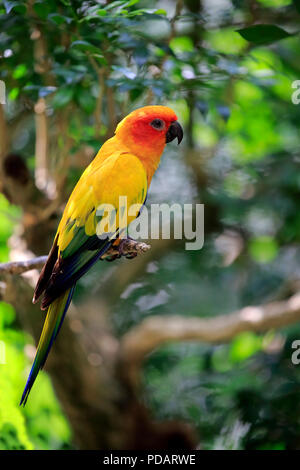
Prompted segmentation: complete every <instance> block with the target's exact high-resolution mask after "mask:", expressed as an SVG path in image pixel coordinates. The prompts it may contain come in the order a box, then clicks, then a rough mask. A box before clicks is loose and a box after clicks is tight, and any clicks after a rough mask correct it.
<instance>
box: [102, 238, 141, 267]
mask: <svg viewBox="0 0 300 470" xmlns="http://www.w3.org/2000/svg"><path fill="white" fill-rule="evenodd" d="M132 242H134V243H137V242H136V241H135V240H133V238H131V237H126V238H118V239H117V240H116V241H115V242H114V243H113V244H112V247H111V248H112V250H113V251H114V252H115V253H112V254H111V255H108V256H106V257H105V260H106V261H109V262H110V261H115V260H116V259H119V258H122V256H125V258H127V259H133V258H135V257H136V256H137V251H129V250H128V248H129V245H130V243H132Z"/></svg>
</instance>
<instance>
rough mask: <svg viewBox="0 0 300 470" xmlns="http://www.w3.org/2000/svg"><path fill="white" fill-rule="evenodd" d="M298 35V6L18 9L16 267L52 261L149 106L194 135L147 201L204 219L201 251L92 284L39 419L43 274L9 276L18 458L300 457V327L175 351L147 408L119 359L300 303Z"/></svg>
mask: <svg viewBox="0 0 300 470" xmlns="http://www.w3.org/2000/svg"><path fill="white" fill-rule="evenodd" d="M299 29H300V2H299V1H298V0H294V1H291V0H272V1H271V0H245V1H242V0H205V1H204V0H182V1H180V0H177V1H168V0H160V1H148V0H140V1H138V0H131V1H104V0H103V1H101V0H99V1H95V0H88V1H84V2H79V1H75V0H61V1H59V0H47V1H46V0H37V1H34V0H30V1H28V2H25V1H24V2H22V1H4V2H0V79H1V80H3V81H4V82H5V84H6V96H7V103H6V104H5V105H0V157H1V170H0V190H1V194H0V261H1V262H7V261H9V260H21V259H27V258H32V257H34V256H37V255H45V254H47V252H48V250H49V248H50V246H51V241H52V237H53V235H54V233H55V230H56V227H57V224H58V221H59V217H60V216H61V213H62V210H63V207H64V204H65V202H66V200H67V198H68V196H69V194H70V192H71V190H72V188H73V186H74V185H75V183H76V181H77V180H78V177H79V175H80V174H81V172H82V171H83V169H84V168H85V167H86V165H87V164H88V163H89V162H90V161H91V160H92V158H93V157H94V155H95V153H96V152H97V150H98V149H99V147H100V146H101V144H102V143H103V142H104V141H105V140H106V139H107V138H108V137H110V136H111V135H112V134H113V131H114V128H115V125H116V123H117V122H118V121H119V120H120V119H121V118H122V117H124V116H125V115H126V114H128V113H129V112H130V111H131V110H133V109H135V108H137V107H139V106H143V105H146V104H163V105H168V106H171V107H172V108H173V109H174V110H175V111H176V113H177V114H178V117H179V121H180V122H181V124H182V125H183V127H184V131H185V137H184V141H183V142H182V145H181V146H180V147H176V145H175V144H171V145H169V146H168V148H167V149H166V151H165V154H164V156H163V159H162V163H161V166H160V168H159V171H158V173H157V175H156V176H155V178H154V180H153V183H152V186H151V191H150V193H149V197H148V203H149V204H150V203H152V202H158V203H160V202H179V203H186V202H188V203H197V202H198V203H199V202H200V203H203V204H205V243H204V247H203V248H202V249H201V250H200V251H186V250H185V249H184V241H179V240H172V239H171V240H163V241H162V240H154V241H150V243H151V245H152V248H151V250H150V251H149V252H147V254H145V255H140V256H138V257H137V258H136V259H134V260H125V259H124V260H118V261H115V262H114V263H106V262H105V261H103V262H99V263H98V264H97V265H96V266H94V267H93V269H92V270H91V271H90V272H89V273H88V274H87V275H86V276H85V277H84V278H83V279H82V280H81V281H80V282H79V283H78V286H77V290H76V293H75V296H74V302H73V304H74V305H73V307H72V309H71V310H70V315H68V317H69V318H68V319H67V320H66V322H65V324H64V326H63V328H62V330H61V333H60V337H59V339H58V340H57V342H56V344H55V346H54V348H53V351H52V352H51V354H50V357H49V361H48V362H49V364H47V367H46V368H45V371H43V372H42V373H41V374H40V377H39V378H38V380H37V383H36V385H35V387H34V389H33V391H32V394H31V396H30V399H29V401H28V404H27V406H26V407H25V408H20V407H19V406H18V403H19V399H20V396H21V393H22V390H23V387H24V384H25V380H26V376H27V374H28V372H29V368H30V365H31V362H32V358H33V356H34V345H35V344H36V341H37V339H38V336H39V333H40V329H41V324H42V320H43V315H44V314H43V313H42V312H40V311H39V309H38V307H37V308H35V307H34V306H32V305H31V303H30V298H31V296H32V291H33V283H34V280H36V275H37V272H30V273H28V274H27V275H26V276H25V277H24V276H13V275H10V274H5V273H4V274H3V273H2V274H1V284H0V288H1V289H0V290H1V302H0V340H1V342H2V343H1V344H2V345H4V349H5V357H4V359H5V361H3V362H4V363H3V364H0V449H21V448H25V449H73V448H89V447H90V448H99V449H103V448H104V449H108V448H143V447H146V448H147V446H148V448H149V447H150V448H155V447H160V446H161V448H172V446H173V448H174V446H175V447H176V445H177V447H184V444H183V442H185V443H186V446H187V447H188V446H189V445H191V446H192V444H188V443H189V442H190V441H193V442H196V445H197V446H198V447H200V448H202V449H299V448H300V436H299V426H300V401H299V393H300V365H299V366H297V365H294V364H293V363H292V361H291V355H292V352H293V349H292V342H293V341H294V340H295V339H300V327H299V323H298V322H297V321H296V318H295V322H294V323H293V324H289V325H286V326H284V324H283V327H282V328H280V330H277V329H275V328H270V329H267V331H264V332H262V333H255V332H253V331H247V330H245V331H242V332H241V333H239V334H237V335H234V336H233V337H232V338H231V340H230V341H228V342H227V343H224V344H222V343H220V344H211V343H209V342H207V343H205V342H200V341H194V342H186V341H180V338H179V340H178V341H174V342H171V343H166V344H162V345H161V346H160V347H157V348H156V349H155V350H154V351H153V352H152V353H151V354H150V355H149V356H147V358H146V359H145V361H144V363H143V365H142V367H141V383H140V385H139V387H138V396H137V398H136V397H135V398H133V397H132V396H133V395H135V394H132V393H131V392H128V391H127V392H126V393H125V392H124V390H123V388H122V386H120V381H121V379H120V376H119V375H118V373H116V371H115V370H113V368H114V362H113V360H112V359H111V358H112V357H114V354H115V352H116V350H118V348H119V345H120V344H121V343H120V342H121V339H122V337H123V336H124V335H126V334H127V333H128V332H129V331H132V328H134V327H135V326H137V325H139V324H140V323H141V322H143V320H145V319H146V318H147V317H148V316H149V315H154V316H166V315H169V314H178V315H181V316H182V317H191V316H195V317H201V318H202V317H203V318H212V317H216V316H222V318H224V321H225V322H226V315H228V314H230V313H231V312H234V311H237V310H239V309H241V308H243V307H245V306H251V305H256V306H260V305H264V304H266V303H269V302H279V301H288V299H289V298H290V297H291V296H292V295H294V294H296V293H297V291H298V290H299V279H300V268H299V254H300V253H299V231H300V213H299V200H300V199H299V196H300V194H299V189H300V171H299V162H300V154H299V122H300V105H296V104H293V103H292V99H291V97H292V93H293V92H294V91H295V89H293V88H292V83H293V81H295V80H297V79H300V62H299V53H300V49H299V35H298V31H299ZM298 318H299V319H300V314H299V315H298ZM283 323H284V322H283ZM91 325H94V328H91ZM93 329H94V331H91V330H93ZM103 332H105V335H104V333H103ZM93 335H94V336H93ZM79 345H80V346H79ZM101 348H104V352H103V350H102V349H101ZM110 361H111V363H110ZM125 369H126V368H124V370H125ZM124 370H123V373H124V374H125V373H126V370H125V372H124ZM98 375H99V377H101V378H98ZM96 376H97V380H96V379H95V377H96ZM93 387H94V388H93ZM103 390H104V392H103ZM116 390H118V392H117V393H116V396H115V392H116ZM120 397H121V398H120ZM136 399H137V402H138V403H139V405H136V403H135V400H136ZM116 403H118V404H117V405H116ZM139 406H140V407H141V409H140V410H139V412H137V411H136V410H137V409H138V408H139ZM111 408H113V410H112V411H111ZM116 409H117V411H116ZM120 410H121V411H120ZM139 413H141V414H139ZM145 414H147V418H145ZM148 415H149V416H151V418H148ZM120 416H121V417H122V421H123V422H122V425H120ZM124 416H126V419H123V418H124ZM141 416H142V417H143V418H141ZM150 419H151V426H152V427H151V426H150V425H149V421H148V420H150ZM137 422H138V423H139V425H138V426H137ZM124 423H125V424H124ZM128 423H130V424H128ZM147 423H148V424H147ZM153 423H154V424H153ZM182 423H185V424H184V425H183V424H182ZM127 425H128V426H127ZM126 426H127V427H126ZM143 426H144V427H143ZM155 426H156V427H155ZM168 426H169V428H168ZM184 426H187V428H185V427H184ZM154 428H155V431H154ZM116 429H117V430H116ZM149 429H151V431H150V430H149ZM128 430H129V431H128ZM151 433H152V434H151ZM172 433H173V434H172ZM124 434H125V435H127V438H128V435H131V436H133V435H136V436H137V435H139V442H138V439H137V438H135V439H133V440H132V442H131V443H130V444H128V442H127V441H126V438H125V435H124ZM154 435H155V437H153V436H154ZM166 436H167V437H166ZM170 436H171V437H170ZM174 436H175V437H174ZM155 439H156V440H155ZM174 439H175V440H174ZM176 439H177V440H176ZM181 439H185V441H183V440H181ZM174 443H177V444H176V445H175V444H174Z"/></svg>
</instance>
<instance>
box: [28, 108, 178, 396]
mask: <svg viewBox="0 0 300 470" xmlns="http://www.w3.org/2000/svg"><path fill="white" fill-rule="evenodd" d="M176 137H177V139H178V143H180V142H181V140H182V137H183V131H182V128H181V126H180V124H179V123H178V122H177V117H176V115H175V113H174V111H172V109H170V108H168V107H166V106H145V107H143V108H140V109H137V110H135V111H133V112H132V113H130V114H129V115H128V116H126V117H125V118H124V119H123V120H122V121H121V122H120V123H119V124H118V126H117V128H116V131H115V135H114V136H113V137H112V138H111V139H109V140H107V141H106V142H105V143H104V144H103V146H102V147H101V149H100V150H99V152H98V154H97V155H96V157H95V158H94V160H93V161H92V162H91V163H90V165H89V166H88V167H87V168H86V170H85V171H84V172H83V174H82V176H81V178H80V179H79V181H78V183H77V184H76V186H75V188H74V190H73V192H72V194H71V196H70V198H69V200H68V202H67V205H66V207H65V210H64V213H63V216H62V219H61V221H60V224H59V226H58V229H57V233H56V235H55V238H54V242H53V245H52V248H51V250H50V253H49V256H48V259H47V261H46V263H45V265H44V267H43V269H42V271H41V274H40V277H39V280H38V282H37V285H36V288H35V292H34V296H33V302H34V303H35V302H36V301H37V300H38V299H39V297H40V296H41V295H42V294H43V299H42V303H41V308H42V310H46V309H47V310H48V311H47V316H46V320H45V323H44V326H43V330H42V334H41V337H40V340H39V344H38V347H37V352H36V356H35V359H34V363H33V365H32V368H31V371H30V374H29V377H28V380H27V383H26V386H25V389H24V392H23V395H22V398H21V402H20V404H23V405H25V403H26V401H27V398H28V395H29V393H30V390H31V388H32V386H33V383H34V381H35V379H36V377H37V374H38V372H39V370H40V369H41V368H42V367H43V365H44V364H45V361H46V359H47V356H48V353H49V351H50V348H51V346H52V343H53V341H54V340H55V338H56V336H57V334H58V332H59V330H60V327H61V325H62V322H63V320H64V316H65V314H66V312H67V310H68V307H69V305H70V302H71V299H72V295H73V292H74V288H75V284H76V282H77V281H78V279H79V278H80V277H81V276H83V274H85V273H86V272H87V271H88V269H89V268H90V267H91V266H92V265H93V264H94V263H95V262H96V261H97V260H99V258H100V257H101V256H103V254H104V253H105V252H106V251H107V250H108V249H109V248H110V246H111V245H112V243H115V241H116V239H117V240H118V238H120V237H121V234H122V231H123V230H124V228H125V227H124V226H123V225H122V224H121V223H119V225H122V227H120V226H117V224H116V222H117V220H124V217H123V216H124V214H122V217H123V218H121V217H120V216H121V213H122V211H123V212H124V207H120V200H122V201H123V200H124V197H126V198H127V199H126V202H127V208H129V207H130V206H131V205H133V204H136V205H137V207H140V208H141V207H142V205H143V204H144V203H145V200H146V197H147V192H148V188H149V185H150V183H151V179H152V176H153V174H154V172H155V170H156V169H157V167H158V164H159V161H160V158H161V155H162V153H163V150H164V147H165V144H166V143H168V142H171V141H172V140H174V139H175V138H176ZM120 196H122V197H120ZM106 205H108V206H109V207H114V208H115V211H114V212H111V213H110V214H109V217H108V215H107V214H106V216H104V212H103V210H99V207H103V206H104V207H106ZM126 210H127V209H126ZM138 214H139V211H138V210H137V211H136V213H135V214H134V215H132V214H131V215H130V216H128V217H127V222H126V223H127V224H129V223H130V222H131V221H132V220H134V218H136V217H137V216H138ZM118 215H119V217H117V216H118ZM127 215H128V214H127ZM125 219H126V218H125ZM126 223H125V225H126Z"/></svg>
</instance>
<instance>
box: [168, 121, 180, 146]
mask: <svg viewBox="0 0 300 470" xmlns="http://www.w3.org/2000/svg"><path fill="white" fill-rule="evenodd" d="M176 137H177V142H178V145H179V144H180V142H181V141H182V138H183V130H182V127H181V125H180V124H179V122H178V121H174V122H172V124H171V125H170V127H169V129H168V131H167V133H166V143H167V144H168V143H169V142H172V140H174V139H176Z"/></svg>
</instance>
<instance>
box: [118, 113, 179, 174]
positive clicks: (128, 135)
mask: <svg viewBox="0 0 300 470" xmlns="http://www.w3.org/2000/svg"><path fill="white" fill-rule="evenodd" d="M116 137H117V138H118V139H121V141H122V143H123V144H125V145H126V147H127V148H128V149H129V150H130V151H131V152H132V153H134V154H135V155H137V156H138V157H139V158H140V160H141V161H142V162H143V163H144V165H145V167H146V170H147V172H148V175H149V177H150V179H151V177H152V175H153V173H154V171H155V170H156V168H157V166H158V164H159V160H160V157H161V154H162V152H163V150H164V147H165V144H166V143H168V142H171V141H172V140H174V139H175V138H177V139H178V143H180V142H181V140H182V137H183V131H182V128H181V126H180V124H179V123H178V122H177V116H176V114H175V113H174V111H173V110H172V109H170V108H168V107H167V106H144V107H143V108H139V109H136V110H135V111H132V113H130V114H128V116H126V117H125V118H124V119H123V120H122V121H121V122H120V123H119V124H118V126H117V128H116Z"/></svg>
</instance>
